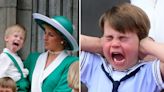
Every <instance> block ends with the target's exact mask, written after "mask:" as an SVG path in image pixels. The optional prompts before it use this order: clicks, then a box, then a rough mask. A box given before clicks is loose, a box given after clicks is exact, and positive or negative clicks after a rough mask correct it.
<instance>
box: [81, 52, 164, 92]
mask: <svg viewBox="0 0 164 92" xmlns="http://www.w3.org/2000/svg"><path fill="white" fill-rule="evenodd" d="M80 60H81V65H80V73H81V81H82V82H83V83H84V84H85V85H86V86H87V87H88V92H112V88H113V85H112V82H111V81H110V80H109V78H108V77H107V76H106V75H105V73H104V71H103V70H102V67H101V66H102V65H103V66H104V69H105V71H106V72H108V73H109V75H110V76H111V77H112V78H113V80H118V81H119V80H120V79H121V78H123V77H124V76H125V75H127V74H129V73H131V72H133V71H135V70H136V69H137V68H139V67H140V70H139V71H138V72H137V73H136V74H135V75H134V76H132V77H130V78H128V79H127V80H125V81H122V82H121V83H120V86H119V87H118V92H160V90H161V89H163V88H164V83H163V80H162V78H161V73H160V68H159V63H160V61H159V60H154V61H151V62H142V61H140V63H139V64H137V65H135V66H133V67H132V68H130V69H128V70H125V71H122V72H119V71H115V70H113V69H112V67H111V65H110V64H107V62H106V60H105V59H104V58H103V57H102V56H100V55H99V54H94V53H89V52H84V51H82V52H81V55H80Z"/></svg>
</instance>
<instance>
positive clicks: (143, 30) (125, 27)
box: [99, 3, 150, 40]
mask: <svg viewBox="0 0 164 92" xmlns="http://www.w3.org/2000/svg"><path fill="white" fill-rule="evenodd" d="M105 22H108V23H109V25H110V26H111V27H112V28H113V29H115V30H116V31H118V32H121V33H126V32H135V33H136V34H137V35H138V38H139V40H141V39H143V38H145V37H147V36H148V32H149V29H150V21H149V18H148V16H147V15H146V13H145V12H144V11H143V10H142V9H140V8H139V7H137V6H134V5H131V4H128V3H124V4H121V5H118V6H115V7H113V8H112V9H111V10H108V11H106V12H105V13H104V14H103V15H102V16H101V18H100V20H99V25H100V28H101V30H102V31H103V30H104V24H105Z"/></svg>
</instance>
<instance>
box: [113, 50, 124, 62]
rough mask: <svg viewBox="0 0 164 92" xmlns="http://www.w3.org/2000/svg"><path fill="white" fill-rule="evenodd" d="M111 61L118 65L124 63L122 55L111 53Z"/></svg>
mask: <svg viewBox="0 0 164 92" xmlns="http://www.w3.org/2000/svg"><path fill="white" fill-rule="evenodd" d="M112 59H113V61H114V63H116V64H119V65H120V64H123V63H124V61H125V57H124V55H123V54H122V53H120V52H112Z"/></svg>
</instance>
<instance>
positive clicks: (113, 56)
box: [102, 22, 139, 70]
mask: <svg viewBox="0 0 164 92" xmlns="http://www.w3.org/2000/svg"><path fill="white" fill-rule="evenodd" d="M102 45H103V53H104V56H105V57H106V59H107V61H108V63H110V64H111V65H112V66H113V68H115V69H116V70H125V69H128V68H131V67H133V66H134V65H135V64H136V63H137V62H138V49H139V39H138V36H137V34H136V33H134V32H126V33H120V32H118V31H116V30H115V29H113V28H112V27H111V26H110V25H109V24H108V22H105V25H104V35H103V37H102Z"/></svg>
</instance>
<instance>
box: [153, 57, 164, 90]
mask: <svg viewBox="0 0 164 92" xmlns="http://www.w3.org/2000/svg"><path fill="white" fill-rule="evenodd" d="M152 68H153V69H152V70H153V76H154V79H155V82H156V84H157V86H158V88H159V89H160V90H161V89H164V82H163V80H162V76H161V71H160V60H157V61H155V62H153V65H152Z"/></svg>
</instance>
